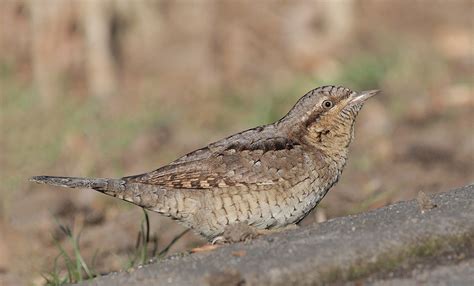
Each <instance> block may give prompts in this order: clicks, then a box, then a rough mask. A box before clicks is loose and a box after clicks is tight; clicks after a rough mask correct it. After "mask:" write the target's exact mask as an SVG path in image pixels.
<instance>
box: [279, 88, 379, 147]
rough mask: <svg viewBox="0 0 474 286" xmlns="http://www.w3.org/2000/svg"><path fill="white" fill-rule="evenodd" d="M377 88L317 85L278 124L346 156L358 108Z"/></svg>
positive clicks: (307, 139) (289, 131)
mask: <svg viewBox="0 0 474 286" xmlns="http://www.w3.org/2000/svg"><path fill="white" fill-rule="evenodd" d="M378 92H379V91H378V90H370V91H363V92H354V91H352V90H350V89H347V88H344V87H340V86H322V87H318V88H316V89H313V90H311V91H309V92H308V93H307V94H305V95H304V96H303V97H302V98H301V99H300V100H299V101H298V102H297V103H296V104H295V106H294V107H293V108H292V109H291V110H290V112H288V114H287V115H286V116H285V117H283V118H282V119H281V120H280V122H279V124H284V125H286V126H288V128H287V130H288V133H289V136H291V137H296V138H297V139H298V140H300V141H302V142H303V143H305V144H308V145H311V146H314V147H316V148H318V149H320V150H321V151H324V152H325V153H327V154H328V155H337V154H339V155H344V156H345V155H346V154H347V149H348V147H349V144H350V142H351V140H352V138H353V135H354V134H353V133H354V122H355V119H356V117H357V114H358V113H359V110H360V109H361V108H362V106H363V105H364V102H365V101H366V100H367V99H368V98H370V97H372V96H373V95H375V94H377V93H378ZM341 152H342V153H343V154H340V153H341Z"/></svg>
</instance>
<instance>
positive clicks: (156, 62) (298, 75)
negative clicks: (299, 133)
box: [0, 0, 474, 285]
mask: <svg viewBox="0 0 474 286" xmlns="http://www.w3.org/2000/svg"><path fill="white" fill-rule="evenodd" d="M48 1H52V0H48ZM64 2H67V1H64ZM145 2H146V3H148V2H147V1H118V0H117V1H113V0H110V1H109V3H113V5H112V4H111V5H112V6H111V7H113V8H111V9H112V10H110V11H112V12H110V11H109V10H107V11H109V12H110V13H112V14H111V15H115V16H109V19H112V20H111V22H110V23H111V24H110V27H109V28H110V29H109V30H108V31H109V32H110V34H111V36H110V39H109V40H110V53H111V55H112V56H111V58H112V60H111V61H112V62H113V72H112V74H113V78H114V79H113V80H111V81H110V82H113V84H112V85H111V86H112V88H111V89H110V90H114V91H115V93H114V95H108V96H96V95H94V94H95V93H94V92H92V91H94V90H96V89H97V90H99V91H100V90H104V88H105V89H106V90H107V87H108V86H110V85H107V84H105V85H102V86H101V85H100V84H99V87H96V86H97V85H94V84H93V83H91V81H92V82H94V81H93V80H91V79H90V75H91V72H90V70H89V69H88V68H90V67H89V66H88V64H87V63H88V61H87V59H88V56H90V55H89V54H88V53H87V51H88V48H87V41H86V40H85V38H87V36H85V35H86V34H87V31H88V30H87V27H86V26H87V25H86V24H85V23H89V21H88V20H84V18H83V15H81V13H83V12H80V11H85V10H81V9H79V8H80V7H76V6H78V5H79V4H78V3H81V2H80V1H70V3H73V4H72V5H69V6H67V5H60V4H57V3H56V4H54V5H53V4H51V5H52V6H50V7H53V6H54V7H55V9H56V10H54V9H51V11H49V10H48V11H42V10H41V7H40V8H38V7H32V6H31V5H30V4H29V3H30V2H28V1H17V0H7V1H3V2H2V3H1V4H0V11H1V12H0V18H1V19H2V23H5V24H0V87H1V94H0V98H1V113H0V128H1V134H2V135H1V136H0V147H1V152H0V181H1V182H2V184H1V186H0V196H1V204H0V284H2V285H31V284H34V285H39V284H44V282H45V280H44V278H43V276H42V275H44V274H45V273H50V272H54V264H55V260H56V261H57V265H58V270H57V272H58V273H60V275H65V266H64V260H63V258H62V257H61V256H60V249H59V247H58V244H59V245H61V246H62V247H64V249H65V251H66V252H68V253H70V254H71V253H72V252H73V248H72V245H71V243H70V241H69V240H68V239H67V236H65V235H64V233H63V232H62V231H61V227H60V226H67V227H69V228H70V229H72V230H73V234H74V235H75V236H77V235H79V234H80V239H79V247H80V252H81V255H82V257H83V258H84V260H85V261H86V262H87V263H88V264H89V265H93V268H94V269H95V271H96V272H97V273H108V272H110V271H118V270H123V269H127V267H128V265H129V264H130V261H131V260H132V258H133V257H134V255H135V254H136V253H137V250H136V242H137V237H138V234H139V231H140V225H141V222H142V220H143V212H142V210H141V209H140V208H138V207H135V206H132V205H130V204H128V203H124V202H120V201H118V200H116V199H113V198H109V197H106V196H104V195H101V194H99V193H96V192H93V191H89V190H65V189H58V188H53V187H47V186H40V185H34V184H31V183H29V182H28V178H29V177H30V176H33V175H71V176H97V177H120V176H124V175H132V174H138V173H142V172H145V171H150V170H153V169H156V168H158V167H159V166H161V165H163V164H166V163H167V162H170V161H171V160H173V159H175V158H177V157H178V156H180V155H183V154H185V153H187V152H190V151H192V150H194V149H196V148H199V147H202V146H204V145H206V144H208V143H210V142H212V141H214V140H217V139H220V138H222V137H224V136H227V135H230V134H232V133H235V132H238V131H240V130H243V129H246V128H250V127H253V126H256V125H260V124H265V123H270V122H272V121H273V120H277V119H278V118H280V117H281V116H283V115H284V114H285V113H286V112H287V111H288V110H289V109H290V108H291V106H292V105H293V104H294V103H295V102H296V100H297V99H298V98H299V97H300V96H302V95H303V94H304V93H305V92H306V91H308V90H310V89H312V88H314V87H316V86H319V85H324V84H341V85H344V86H347V87H349V88H352V89H355V90H363V89H376V88H379V89H381V90H382V93H381V94H380V96H378V97H377V98H374V99H372V100H371V101H370V102H368V103H367V104H366V106H365V107H364V109H363V110H362V111H361V113H360V115H359V118H358V121H357V124H356V137H355V141H354V142H353V144H352V145H351V152H350V155H349V162H348V164H347V166H346V169H345V171H344V173H343V175H342V178H341V180H340V182H339V183H338V184H337V185H336V186H335V187H333V189H332V190H331V191H330V192H329V194H328V195H327V196H326V198H325V199H324V200H323V201H322V203H321V204H320V206H319V207H318V208H317V209H316V210H315V211H313V213H311V214H310V215H309V216H308V217H307V218H306V219H305V220H304V221H303V222H302V224H303V225H305V224H311V223H315V222H322V221H325V220H327V219H330V218H333V217H338V216H344V215H348V214H354V213H359V212H362V211H365V210H370V209H374V208H379V207H382V206H385V205H387V204H389V203H391V202H396V201H400V200H408V199H412V198H414V197H416V194H417V193H418V192H419V191H420V190H423V191H425V192H427V193H431V192H440V191H445V190H449V189H453V188H455V187H459V186H464V185H467V184H469V183H472V182H474V92H473V81H472V79H473V74H474V73H473V64H474V57H473V53H474V46H473V42H474V39H473V35H474V24H473V22H472V21H473V20H472V17H471V15H472V14H471V12H472V11H473V10H474V4H473V2H472V1H449V3H448V2H442V1H440V2H435V1H428V0H425V1H417V2H416V3H409V1H408V2H401V1H350V0H348V1H343V2H341V3H343V4H340V6H337V7H333V6H329V7H327V5H325V4H323V3H324V2H318V1H315V2H314V3H313V2H312V1H297V2H296V4H288V3H286V4H276V2H275V3H273V4H265V5H264V4H259V5H255V6H254V5H251V4H249V3H250V2H246V1H242V2H237V4H235V2H230V1H229V2H225V3H226V4H219V3H218V2H217V1H208V2H205V3H206V4H201V5H191V4H185V2H179V4H172V2H171V1H158V2H157V3H159V4H156V5H155V4H153V5H154V6H153V7H151V8H150V7H148V6H146V5H152V4H144V3H145ZM132 3H139V4H132ZM231 3H234V4H231ZM239 3H240V4H239ZM55 5H56V6H55ZM66 6H67V7H66ZM71 7H72V8H71ZM36 9H40V10H39V11H38V10H36ZM78 11H79V12H78ZM334 11H338V12H339V13H340V15H339V16H340V17H337V15H338V14H337V13H335V12H334ZM40 12H41V13H51V14H48V15H49V16H48V17H44V18H41V17H39V16H37V13H39V14H40V15H42V14H41V13H40ZM84 13H85V12H84ZM114 13H115V14H114ZM262 15H263V16H262ZM328 15H330V16H328ZM37 17H39V18H37ZM84 17H85V16H84ZM38 19H39V20H38ZM41 19H42V20H41ZM45 19H47V20H45ZM182 19H187V21H186V22H183V21H181V20H182ZM37 21H39V22H37ZM48 23H49V24H48ZM9 27H14V29H13V28H12V29H10V28H9ZM41 27H46V28H44V29H43V30H42V28H41ZM51 27H53V28H54V27H56V28H54V29H53V28H51ZM190 27H191V28H190ZM38 35H40V36H38ZM92 74H93V72H92ZM45 75H47V76H46V77H45ZM106 82H108V81H106ZM104 86H105V87H104ZM94 88H96V89H94ZM149 217H150V230H151V236H152V238H153V239H155V242H156V243H150V245H149V249H148V251H149V253H152V252H153V248H154V247H157V251H155V252H160V250H162V249H163V248H165V247H166V246H167V245H168V244H169V243H170V242H171V241H172V240H173V239H174V238H175V237H176V236H177V235H179V234H180V233H181V232H183V231H184V228H182V227H181V226H180V225H178V224H177V223H176V222H174V221H171V220H169V219H167V218H164V217H162V216H160V215H158V214H154V213H150V214H149ZM203 243H204V241H203V240H202V239H201V238H200V237H198V236H196V235H194V234H193V233H191V232H188V233H186V234H185V235H184V236H183V237H182V238H181V239H179V240H178V241H177V242H176V243H175V244H174V245H173V246H172V247H171V249H170V250H169V251H168V254H169V253H176V252H181V251H185V250H189V249H190V248H192V247H194V246H197V245H200V244H203ZM94 257H95V259H94V261H95V262H94V263H92V260H93V258H94Z"/></svg>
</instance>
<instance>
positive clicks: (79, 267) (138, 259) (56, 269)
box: [42, 209, 189, 286]
mask: <svg viewBox="0 0 474 286" xmlns="http://www.w3.org/2000/svg"><path fill="white" fill-rule="evenodd" d="M56 223H57V224H58V226H59V229H60V230H61V232H62V233H63V234H64V235H65V237H66V242H67V243H69V244H70V246H71V247H72V253H68V251H66V248H65V247H64V246H63V245H62V244H61V243H60V241H59V240H58V239H56V238H54V243H55V245H56V248H57V250H58V252H59V254H58V255H57V256H56V258H55V259H54V263H53V269H52V270H51V271H49V272H47V273H44V274H42V276H43V278H44V279H45V281H46V285H51V286H53V285H64V284H72V283H78V282H82V281H85V280H88V279H92V278H94V277H96V276H97V275H98V274H97V271H96V269H95V260H96V259H95V258H96V256H97V252H96V254H95V255H94V257H93V258H92V260H91V263H89V264H88V263H86V260H85V259H84V257H83V255H82V254H81V250H80V247H79V240H80V232H79V233H78V234H75V233H74V232H73V231H72V230H71V229H70V228H69V227H67V226H64V225H61V224H60V223H59V222H58V221H57V220H56ZM188 231H189V229H186V230H184V231H183V232H181V233H180V234H178V235H177V236H175V237H174V238H173V239H172V240H171V242H169V243H168V244H167V245H166V246H165V247H164V248H163V249H162V250H161V251H159V252H158V239H157V237H156V236H151V235H150V220H149V217H148V213H147V211H146V210H145V209H143V219H142V221H141V223H140V230H139V232H138V235H137V242H136V245H135V248H134V251H133V253H132V254H131V255H130V256H129V259H128V261H127V263H126V265H125V266H124V270H128V269H130V268H133V267H136V266H139V265H145V264H148V263H150V262H151V261H152V259H161V258H163V257H165V256H166V255H167V254H168V252H169V250H170V248H171V247H172V246H173V245H174V244H175V243H176V242H177V241H178V240H179V239H181V238H182V237H183V236H184V235H185V234H186V233H187V232H188ZM60 262H62V263H60ZM62 265H63V266H62ZM63 268H64V269H65V270H62V269H63Z"/></svg>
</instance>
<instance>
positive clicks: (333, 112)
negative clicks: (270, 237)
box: [32, 86, 377, 240]
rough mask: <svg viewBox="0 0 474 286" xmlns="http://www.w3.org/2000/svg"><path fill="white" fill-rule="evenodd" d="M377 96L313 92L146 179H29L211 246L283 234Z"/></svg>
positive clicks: (317, 192)
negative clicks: (149, 216) (174, 227)
mask: <svg viewBox="0 0 474 286" xmlns="http://www.w3.org/2000/svg"><path fill="white" fill-rule="evenodd" d="M376 93H377V91H368V92H362V93H356V92H353V91H351V90H349V89H347V88H344V87H336V86H323V87H320V88H316V89H313V90H311V91H310V92H308V93H307V94H306V95H304V96H303V97H302V98H301V99H300V100H299V101H298V102H297V103H296V105H295V106H294V107H293V108H292V109H291V110H290V111H289V112H288V114H287V115H286V116H284V117H283V118H282V119H280V120H279V121H277V122H275V123H272V124H269V125H265V126H259V127H256V128H252V129H249V130H246V131H243V132H240V133H237V134H235V135H232V136H230V137H227V138H225V139H222V140H219V141H217V142H214V143H211V144H209V145H208V146H206V147H204V148H201V149H198V150H196V151H194V152H191V153H189V154H187V155H184V156H183V157H181V158H179V159H177V160H176V161H174V162H172V163H170V164H168V165H166V166H163V167H161V168H159V169H157V170H154V171H152V172H149V173H145V174H141V175H136V176H130V177H124V178H121V179H88V178H72V177H49V176H40V177H34V178H32V181H35V182H38V183H46V184H51V185H57V186H64V187H71V188H92V189H95V190H97V191H100V192H103V193H105V194H108V195H111V196H115V197H118V198H120V199H123V200H126V201H129V202H132V203H134V204H137V205H139V206H142V207H144V208H147V209H149V210H152V211H156V212H158V213H161V214H164V215H167V216H170V217H172V218H174V219H176V220H178V221H180V222H182V223H183V224H185V225H186V226H188V227H190V228H193V229H194V230H196V231H197V232H199V233H200V234H202V235H203V236H205V237H207V238H208V239H210V240H211V239H214V238H216V237H217V236H219V235H221V234H222V233H223V232H224V229H225V228H226V227H228V226H231V225H236V224H242V223H245V224H248V225H250V226H253V227H255V228H258V229H275V228H282V227H285V226H287V225H289V224H292V223H296V222H298V221H300V220H301V219H302V218H304V217H305V215H307V214H308V213H309V212H310V211H311V210H312V209H313V208H314V207H315V206H316V205H317V204H318V203H319V201H320V200H321V199H322V198H323V197H324V196H325V195H326V193H327V191H328V190H329V189H330V188H331V186H333V185H334V184H335V183H336V182H337V180H338V179H339V176H340V174H341V172H342V169H343V167H344V165H345V163H346V159H347V154H348V147H349V143H350V142H351V140H352V138H353V132H354V122H355V119H356V116H357V113H358V112H359V110H360V109H361V107H362V105H363V103H364V102H365V100H366V99H367V98H369V97H371V96H372V95H374V94H376Z"/></svg>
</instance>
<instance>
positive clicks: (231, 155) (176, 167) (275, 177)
mask: <svg viewBox="0 0 474 286" xmlns="http://www.w3.org/2000/svg"><path fill="white" fill-rule="evenodd" d="M229 138H230V137H229ZM227 139H228V138H227ZM224 140H226V139H224ZM307 162H308V158H307V157H306V155H305V152H304V150H303V148H302V146H301V145H299V144H297V143H295V142H293V141H291V140H290V139H287V138H284V137H266V138H255V139H252V140H250V141H249V140H227V141H220V142H216V143H213V144H211V145H209V146H207V147H205V148H202V149H199V150H196V151H194V152H192V153H189V154H187V155H185V156H183V157H181V158H179V159H178V160H176V161H174V162H172V163H171V164H169V165H166V166H164V167H162V168H159V169H157V170H155V171H152V172H150V173H146V174H142V175H137V176H132V177H126V178H124V179H125V180H126V181H128V182H136V183H143V184H151V185H159V186H163V187H170V188H174V189H208V188H214V187H220V188H224V187H229V186H238V185H272V184H277V183H279V182H281V180H284V181H292V180H298V179H299V178H301V177H302V176H304V175H305V173H306V172H307V170H306V169H307V168H305V165H306V164H307Z"/></svg>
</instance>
